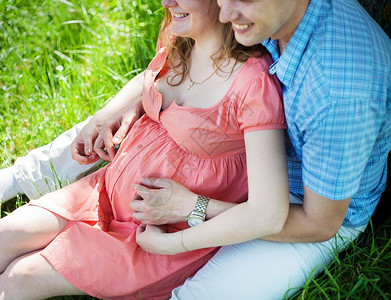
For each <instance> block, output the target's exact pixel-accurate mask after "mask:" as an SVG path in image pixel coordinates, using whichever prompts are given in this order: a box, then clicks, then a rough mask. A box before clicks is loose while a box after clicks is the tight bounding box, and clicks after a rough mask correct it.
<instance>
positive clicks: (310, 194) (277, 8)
mask: <svg viewBox="0 0 391 300" xmlns="http://www.w3.org/2000/svg"><path fill="white" fill-rule="evenodd" d="M218 3H219V5H220V7H221V13H220V19H221V21H222V22H231V23H232V24H233V28H234V29H235V37H236V38H237V40H238V41H239V42H240V43H242V44H244V45H253V44H257V43H261V42H262V43H263V44H264V46H265V47H266V48H267V49H268V50H269V52H270V53H271V55H272V58H273V60H274V61H275V63H274V64H273V65H272V66H271V67H270V72H271V73H272V74H275V75H276V76H277V77H278V78H279V79H280V81H281V83H282V86H283V93H284V105H285V113H286V119H287V123H288V130H287V132H288V137H289V141H288V142H287V150H288V166H289V175H290V193H291V196H292V204H291V207H290V212H289V216H288V220H287V222H286V224H285V227H284V229H283V230H282V231H281V233H279V234H278V235H275V236H269V237H267V240H266V239H265V238H264V239H263V240H254V241H250V242H246V243H243V244H238V245H232V246H225V247H222V249H221V250H220V251H219V252H218V253H217V254H216V256H215V257H214V258H213V259H212V260H211V261H210V262H209V263H208V264H207V265H206V266H205V267H204V268H203V269H201V270H200V271H199V272H198V273H197V274H196V275H195V276H194V278H192V279H189V280H188V281H187V282H186V283H185V284H184V285H183V286H182V287H179V288H177V289H176V290H174V291H173V294H172V298H173V299H238V298H241V299H242V298H243V299H280V298H282V297H283V296H284V295H285V296H288V295H290V294H292V293H294V292H295V291H296V290H297V289H299V288H301V287H302V286H303V285H304V283H305V282H306V280H307V279H308V278H309V277H310V276H312V275H315V274H316V273H318V272H319V271H320V270H321V269H322V266H324V265H327V264H328V263H329V262H330V261H331V259H332V256H333V254H332V253H333V251H334V252H335V251H340V250H342V249H343V248H345V247H346V246H347V245H348V244H349V242H350V241H352V240H353V239H355V238H356V237H357V235H358V234H359V233H360V232H362V231H363V230H364V229H365V227H366V224H367V222H368V219H369V217H370V216H371V215H372V213H373V211H374V209H375V207H376V204H377V201H378V199H379V197H380V195H381V193H382V191H383V190H384V186H385V180H386V169H387V168H386V160H387V154H388V152H389V151H390V149H391V121H390V119H391V118H390V113H391V95H390V93H391V92H390V91H391V86H390V85H391V80H390V79H391V42H390V39H389V38H388V37H387V36H386V35H385V33H384V32H383V31H382V30H381V29H380V28H379V27H378V25H377V24H376V23H375V22H374V21H373V20H372V19H371V18H370V17H369V16H368V15H367V14H366V12H365V11H364V10H363V9H362V8H361V7H360V6H359V4H358V3H357V2H356V1H355V0H311V2H310V1H309V0H254V1H239V0H219V1H218ZM118 107H120V105H119V104H118ZM123 113H124V112H120V113H118V114H123ZM94 118H95V119H93V120H92V122H90V123H89V126H87V127H86V128H85V129H84V130H83V131H82V133H81V135H79V137H78V139H76V141H75V142H74V144H73V145H74V147H73V149H74V156H78V155H80V154H82V155H81V156H85V157H90V158H91V161H93V160H95V158H96V157H92V156H86V155H87V154H90V153H93V151H92V150H91V149H92V143H91V141H94V140H95V138H96V136H97V130H96V129H97V128H99V127H100V126H101V124H102V123H103V121H102V120H100V119H99V116H98V117H94ZM113 119H121V120H128V118H124V117H123V116H119V115H117V114H114V115H113ZM108 123H110V122H106V123H105V124H108ZM130 123H131V122H130ZM121 124H122V123H121ZM106 126H107V125H106ZM125 127H126V126H125ZM118 128H120V127H119V125H116V126H114V127H113V128H110V130H107V131H105V132H106V136H105V137H103V138H102V137H101V138H100V143H98V147H97V149H96V151H95V152H99V151H100V150H101V149H102V148H103V146H102V145H103V143H102V142H101V141H102V139H103V140H104V141H105V145H106V149H108V151H109V154H110V157H112V155H113V147H112V144H113V143H112V133H115V132H116V130H117V129H118ZM121 128H122V127H121ZM121 130H122V129H121ZM125 131H126V130H125ZM122 135H123V133H122V132H120V133H119V134H118V136H119V138H120V139H121V137H122ZM75 149H76V150H75ZM87 160H88V159H87V158H86V161H87ZM134 203H135V204H133V205H136V204H137V201H134ZM139 204H140V203H139ZM216 207H217V210H218V207H219V202H218V201H215V202H212V203H210V204H209V206H208V209H212V208H213V209H216ZM136 210H137V211H138V212H139V213H141V216H140V219H141V220H143V219H148V218H149V220H152V222H153V216H151V215H150V214H149V212H150V211H152V210H153V208H151V207H148V206H147V205H145V204H144V206H140V205H138V206H137V209H136ZM169 213H170V212H169V211H167V215H168V214H169ZM188 213H190V212H188ZM206 214H208V210H207V211H206ZM341 225H342V226H341Z"/></svg>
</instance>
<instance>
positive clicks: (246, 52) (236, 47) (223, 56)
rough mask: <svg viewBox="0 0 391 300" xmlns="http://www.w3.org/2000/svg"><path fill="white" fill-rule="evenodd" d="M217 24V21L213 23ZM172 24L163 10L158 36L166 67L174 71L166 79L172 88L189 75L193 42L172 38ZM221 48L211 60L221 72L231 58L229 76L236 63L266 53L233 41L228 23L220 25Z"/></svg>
mask: <svg viewBox="0 0 391 300" xmlns="http://www.w3.org/2000/svg"><path fill="white" fill-rule="evenodd" d="M214 22H215V23H218V22H219V20H218V19H216V20H215V21H214ZM171 24H172V16H171V14H170V12H169V10H168V9H167V8H166V9H165V18H164V20H163V22H162V26H161V29H160V34H159V41H160V42H161V43H162V45H163V46H165V47H166V48H167V63H168V66H169V67H170V68H171V69H172V70H174V72H175V73H176V75H175V76H173V77H169V78H170V79H168V78H167V83H168V84H170V85H173V86H177V85H179V84H181V83H182V82H183V80H184V79H185V78H186V76H187V74H188V73H189V67H190V54H191V51H192V48H193V46H194V44H195V41H194V40H193V39H192V38H189V37H181V36H175V37H172V36H171V34H170V26H171ZM221 26H222V30H221V35H220V38H221V45H222V46H221V48H220V49H219V50H217V51H216V53H214V54H213V55H212V56H211V59H212V60H213V67H214V68H215V70H216V71H217V70H219V71H222V70H221V66H223V64H224V62H225V61H226V63H227V64H228V63H229V59H230V58H233V59H235V60H236V62H235V64H234V66H233V67H232V69H231V72H230V75H231V74H232V72H233V70H234V68H235V66H236V63H237V62H245V61H246V60H247V59H249V58H250V57H251V56H256V57H261V56H263V55H264V54H265V53H266V50H265V48H263V46H262V45H254V46H250V47H246V46H243V45H241V44H239V43H238V42H237V41H236V39H235V34H234V32H233V29H232V26H231V24H230V23H226V24H221ZM176 77H179V78H180V80H179V82H177V83H175V84H173V80H174V79H175V78H176Z"/></svg>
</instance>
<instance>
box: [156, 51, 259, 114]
mask: <svg viewBox="0 0 391 300" xmlns="http://www.w3.org/2000/svg"><path fill="white" fill-rule="evenodd" d="M253 59H256V58H255V57H250V58H249V59H247V60H246V61H245V62H244V64H243V65H242V66H241V67H240V69H239V71H238V73H237V74H236V76H235V78H234V80H233V81H232V83H231V85H230V86H229V88H228V90H227V91H226V92H225V94H224V95H223V96H222V98H221V99H220V100H219V101H217V102H216V103H215V104H213V105H212V106H210V107H206V108H202V107H194V106H182V105H179V104H178V103H177V102H176V99H173V100H172V101H171V103H170V104H169V105H167V107H166V108H164V109H162V106H163V95H162V94H161V93H160V92H159V91H158V90H157V89H156V86H155V84H154V85H153V91H154V93H155V95H156V96H157V97H159V101H160V112H161V113H162V112H164V111H166V110H167V109H169V110H170V109H173V108H174V107H175V108H177V109H186V110H199V111H208V110H214V109H215V108H216V107H218V106H220V105H221V104H222V103H223V102H225V100H226V99H227V97H228V95H229V93H230V92H231V90H232V89H233V87H234V86H235V85H236V82H237V80H238V78H239V77H240V75H241V73H242V72H243V70H244V69H245V68H246V66H247V65H248V63H249V61H252V60H253ZM261 59H262V57H261ZM166 60H167V56H166V58H165V62H166ZM165 65H166V63H164V64H163V66H162V68H163V67H164V66H165ZM159 72H160V71H159ZM159 72H158V73H159ZM162 79H163V78H162ZM153 82H154V83H155V82H156V79H154V81H153Z"/></svg>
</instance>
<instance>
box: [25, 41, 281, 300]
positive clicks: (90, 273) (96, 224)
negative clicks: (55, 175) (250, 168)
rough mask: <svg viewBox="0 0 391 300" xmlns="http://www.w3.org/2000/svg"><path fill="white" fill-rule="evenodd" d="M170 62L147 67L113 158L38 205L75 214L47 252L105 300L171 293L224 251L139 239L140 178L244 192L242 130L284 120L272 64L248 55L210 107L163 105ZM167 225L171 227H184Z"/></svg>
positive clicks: (219, 192) (229, 197)
mask: <svg viewBox="0 0 391 300" xmlns="http://www.w3.org/2000/svg"><path fill="white" fill-rule="evenodd" d="M165 63H166V53H165V49H164V48H161V49H160V50H159V51H158V52H157V54H156V56H155V58H154V59H153V60H152V62H151V63H150V65H149V67H148V69H147V72H146V75H145V86H144V91H143V99H142V103H143V106H144V110H145V115H143V116H142V117H141V118H140V119H139V120H138V121H137V122H136V123H135V124H134V126H133V128H132V129H131V131H130V132H129V133H128V135H127V137H126V139H125V140H124V142H123V143H122V145H121V147H120V149H119V151H118V153H117V154H116V157H115V159H114V161H113V162H112V163H110V164H109V165H107V166H106V167H104V168H102V169H100V170H98V171H97V172H95V173H93V174H91V175H89V176H88V177H85V178H83V179H81V180H79V181H77V182H75V183H73V184H70V185H68V186H66V187H64V188H62V189H61V190H58V191H55V192H53V193H50V194H47V195H45V196H43V197H42V198H40V199H38V200H35V201H34V200H32V201H31V202H30V205H36V206H40V207H43V208H45V209H48V210H49V211H51V212H53V213H55V214H57V215H60V216H62V217H63V218H66V219H68V220H69V222H68V223H67V225H66V227H65V228H64V229H63V231H62V232H61V233H60V234H59V235H58V236H57V237H56V238H55V239H54V240H53V241H52V242H51V243H50V244H49V245H48V246H47V247H46V248H45V249H44V250H43V251H42V255H43V257H45V258H46V259H47V260H48V261H49V262H50V263H51V264H52V265H53V266H54V267H55V268H56V269H57V270H58V271H59V272H60V273H61V274H62V275H63V276H64V277H65V278H66V279H67V280H68V281H69V282H71V283H72V284H73V285H74V286H76V287H77V288H78V289H80V290H82V291H84V292H86V293H88V294H90V295H92V296H94V297H98V298H105V299H165V298H168V297H169V296H170V293H171V290H172V289H174V288H175V287H177V286H179V285H181V284H183V283H184V281H185V279H186V278H188V277H190V276H192V275H194V274H195V273H196V272H197V270H198V269H200V268H201V267H202V266H203V265H204V264H205V263H206V262H207V261H208V260H209V259H210V258H211V257H212V256H213V254H214V253H215V252H216V251H217V248H208V249H200V250H195V251H191V252H187V253H181V254H177V255H153V254H149V253H146V252H144V251H143V250H142V249H141V248H140V247H139V246H138V245H137V243H136V239H135V231H136V229H137V227H138V226H139V223H138V222H136V221H134V220H133V219H132V211H131V210H130V209H129V202H130V201H131V199H132V198H134V197H135V191H134V190H133V189H132V186H131V184H132V183H138V182H140V180H141V178H143V177H168V178H172V179H174V180H175V181H177V182H179V183H181V184H183V185H184V186H186V187H187V188H189V189H190V190H192V191H193V192H195V193H199V194H203V195H207V196H209V197H212V198H215V199H221V200H224V201H229V202H236V203H239V202H243V201H245V200H246V198H247V189H248V188H247V174H246V156H245V144H244V133H245V132H249V131H254V130H264V129H283V128H285V126H286V125H285V119H284V113H283V107H282V102H281V90H280V84H279V82H278V80H277V79H276V78H275V77H274V76H272V75H270V74H269V73H268V68H269V65H270V63H271V60H270V59H269V58H268V57H267V56H265V57H263V58H250V59H249V60H248V61H247V62H246V63H245V64H244V65H243V66H242V67H241V70H240V71H239V73H238V75H237V76H236V78H235V79H234V82H233V84H232V85H231V87H230V88H229V90H228V91H227V93H226V94H225V96H224V97H223V98H222V99H221V100H220V101H219V102H218V103H217V104H215V105H213V106H212V107H210V108H207V109H200V108H192V107H181V106H178V105H177V104H176V103H175V101H173V102H172V103H171V105H169V106H168V107H167V108H166V109H164V110H161V107H162V96H161V94H159V93H158V92H157V91H156V89H155V87H154V83H155V79H156V77H157V75H158V74H159V72H160V71H161V70H162V68H163V66H164V65H165ZM187 227H188V226H187V224H186V223H185V222H183V223H180V224H173V225H167V230H168V232H175V231H178V230H182V229H184V228H187Z"/></svg>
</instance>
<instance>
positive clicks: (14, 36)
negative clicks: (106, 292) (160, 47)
mask: <svg viewBox="0 0 391 300" xmlns="http://www.w3.org/2000/svg"><path fill="white" fill-rule="evenodd" d="M71 2H72V3H71ZM161 17H162V10H161V9H160V1H150V0H138V1H124V0H115V1H105V0H88V1H87V0H74V1H70V2H68V1H66V0H51V1H42V2H41V1H37V0H30V1H27V0H24V1H20V0H19V1H18V0H0V168H3V167H7V166H10V165H11V164H12V163H13V162H14V160H15V159H16V157H18V156H21V155H24V154H26V153H27V152H28V151H29V150H31V149H33V148H36V147H39V146H40V145H43V144H46V143H48V142H49V141H51V140H52V139H53V138H54V137H55V136H57V135H58V134H60V133H61V132H63V131H64V130H66V129H68V128H70V127H71V126H72V125H73V124H75V123H77V122H79V121H82V120H84V119H85V118H86V117H87V116H89V115H91V114H93V113H94V112H95V111H96V110H98V109H99V108H100V107H102V106H103V105H104V103H105V102H106V101H107V100H108V99H110V98H111V97H112V96H113V95H115V94H116V93H117V92H118V90H119V89H120V88H121V87H122V86H123V85H124V84H125V83H126V82H127V81H129V80H130V79H131V78H132V77H133V76H134V75H135V74H136V73H138V72H140V71H141V70H142V69H144V68H145V67H146V66H147V64H148V62H149V60H150V59H151V58H152V57H153V54H154V47H155V41H156V37H157V33H158V26H159V23H160V20H161ZM25 201H26V199H25V198H17V199H14V200H12V201H10V202H9V203H7V204H6V205H3V206H2V207H1V216H4V215H6V214H7V213H8V212H10V211H12V210H13V209H14V208H15V207H18V206H20V205H21V204H22V203H24V202H25ZM390 232H391V220H389V221H388V222H387V223H386V224H383V226H381V227H379V228H377V229H376V230H375V231H374V232H370V231H369V233H368V234H367V236H366V237H367V238H366V240H365V243H364V244H363V245H361V246H360V247H359V246H357V245H356V244H354V245H352V246H351V247H350V248H349V249H348V251H347V252H346V255H345V257H344V258H339V257H336V258H335V259H334V261H333V262H332V263H331V264H330V265H329V266H328V267H327V270H326V271H325V272H324V273H322V274H321V275H320V276H318V277H316V278H315V279H314V280H309V281H308V283H307V284H306V286H305V287H304V288H303V289H302V290H301V291H300V292H298V293H297V294H296V295H295V296H293V297H291V298H290V299H389V298H391V279H390V278H391V276H390V275H391V251H390V250H391V245H390V244H391V234H390ZM56 299H63V300H65V299H84V300H86V299H91V298H90V297H57V298H56Z"/></svg>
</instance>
